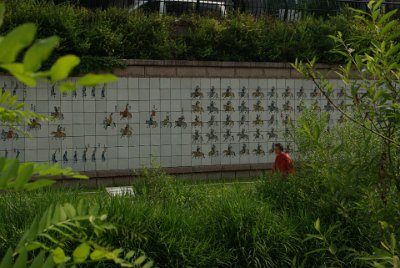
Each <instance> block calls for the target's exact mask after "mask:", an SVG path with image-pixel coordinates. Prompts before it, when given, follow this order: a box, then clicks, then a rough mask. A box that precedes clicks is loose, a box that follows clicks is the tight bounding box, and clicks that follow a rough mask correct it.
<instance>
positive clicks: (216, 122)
mask: <svg viewBox="0 0 400 268" xmlns="http://www.w3.org/2000/svg"><path fill="white" fill-rule="evenodd" d="M207 125H208V127H212V126H218V121H216V120H215V115H211V117H210V120H208V122H207Z"/></svg>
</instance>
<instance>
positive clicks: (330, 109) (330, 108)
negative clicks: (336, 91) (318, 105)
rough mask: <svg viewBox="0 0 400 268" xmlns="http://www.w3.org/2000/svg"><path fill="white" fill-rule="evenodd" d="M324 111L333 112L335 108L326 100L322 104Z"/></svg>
mask: <svg viewBox="0 0 400 268" xmlns="http://www.w3.org/2000/svg"><path fill="white" fill-rule="evenodd" d="M324 110H325V112H334V111H335V108H333V106H332V104H331V103H330V102H329V101H328V102H327V103H326V105H325V106H324Z"/></svg>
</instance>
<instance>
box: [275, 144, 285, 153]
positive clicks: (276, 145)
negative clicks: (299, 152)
mask: <svg viewBox="0 0 400 268" xmlns="http://www.w3.org/2000/svg"><path fill="white" fill-rule="evenodd" d="M274 147H278V148H279V149H281V151H283V145H282V144H280V143H275V144H274Z"/></svg>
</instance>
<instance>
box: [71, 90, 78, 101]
mask: <svg viewBox="0 0 400 268" xmlns="http://www.w3.org/2000/svg"><path fill="white" fill-rule="evenodd" d="M77 96H78V93H77V92H76V90H74V91H72V98H74V99H76V97H77Z"/></svg>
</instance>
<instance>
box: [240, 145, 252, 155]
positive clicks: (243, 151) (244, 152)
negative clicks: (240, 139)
mask: <svg viewBox="0 0 400 268" xmlns="http://www.w3.org/2000/svg"><path fill="white" fill-rule="evenodd" d="M249 154H250V151H249V149H247V144H246V143H244V144H243V145H242V149H240V151H239V155H241V156H242V155H249Z"/></svg>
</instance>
